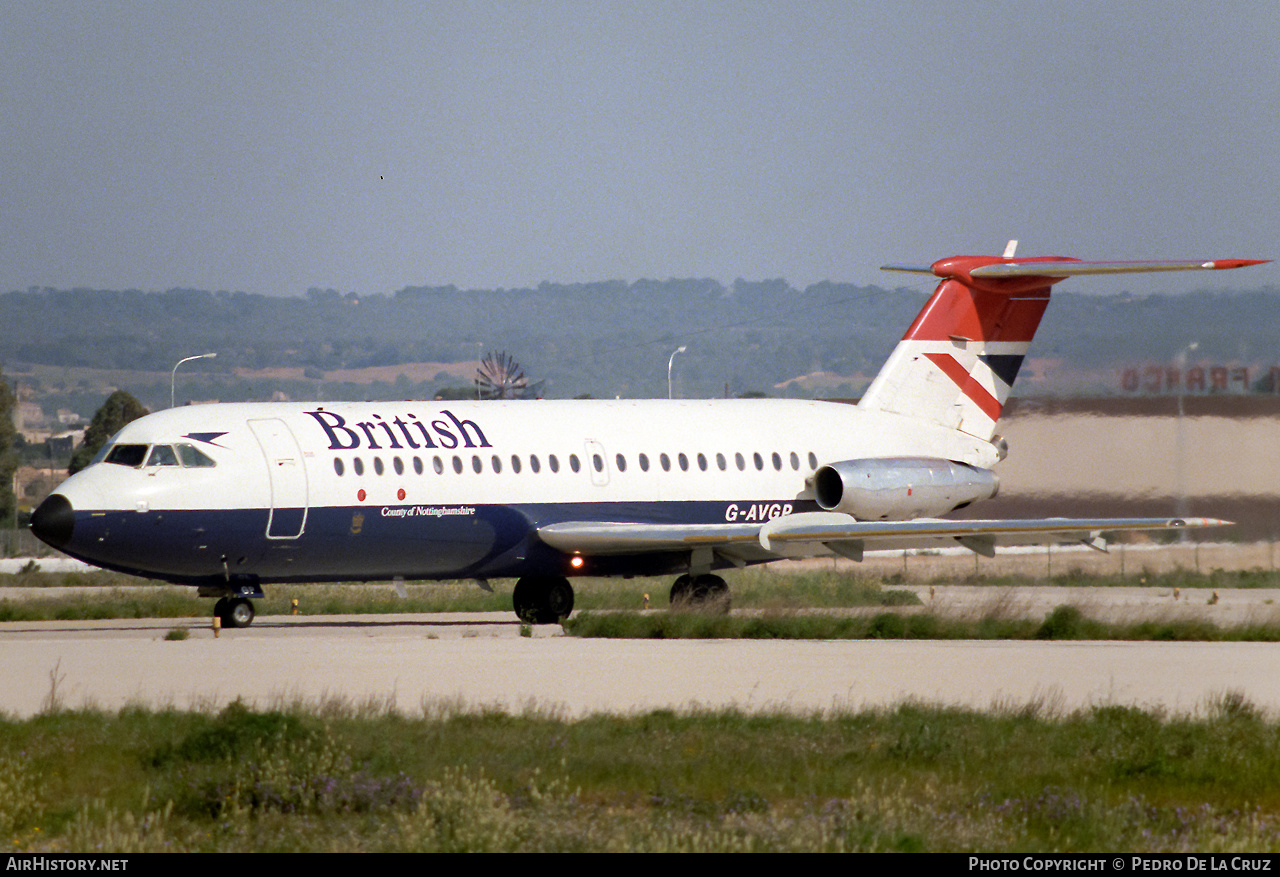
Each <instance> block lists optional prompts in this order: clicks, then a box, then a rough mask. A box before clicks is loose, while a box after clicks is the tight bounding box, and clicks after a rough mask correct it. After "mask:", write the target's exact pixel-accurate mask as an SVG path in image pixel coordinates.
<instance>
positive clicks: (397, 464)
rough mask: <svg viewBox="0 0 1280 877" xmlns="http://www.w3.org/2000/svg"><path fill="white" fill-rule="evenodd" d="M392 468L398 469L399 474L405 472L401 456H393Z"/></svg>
mask: <svg viewBox="0 0 1280 877" xmlns="http://www.w3.org/2000/svg"><path fill="white" fill-rule="evenodd" d="M391 468H392V469H395V470H396V474H397V475H403V474H404V462H403V461H402V460H401V459H400V458H399V457H392V458H391Z"/></svg>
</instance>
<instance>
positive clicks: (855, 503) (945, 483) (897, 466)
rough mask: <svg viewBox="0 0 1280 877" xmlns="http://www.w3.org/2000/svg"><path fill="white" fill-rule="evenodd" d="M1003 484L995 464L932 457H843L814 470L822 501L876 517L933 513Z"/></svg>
mask: <svg viewBox="0 0 1280 877" xmlns="http://www.w3.org/2000/svg"><path fill="white" fill-rule="evenodd" d="M999 490H1000V479H998V478H997V477H996V474H995V473H994V472H992V471H991V470H990V469H979V468H978V467H977V466H970V465H968V464H966V463H954V462H952V461H950V460H939V459H935V458H932V457H886V458H879V459H868V460H843V461H841V462H839V463H831V464H829V465H827V466H823V467H821V468H819V469H818V471H817V472H815V473H814V474H813V492H814V496H815V498H816V499H817V501H818V505H819V506H821V507H822V508H823V509H825V510H826V511H829V512H844V513H845V514H847V515H853V516H854V517H855V518H859V519H861V520H871V521H908V520H911V519H912V518H922V517H927V518H931V517H935V516H937V515H943V514H946V513H947V512H949V511H953V510H955V509H958V508H960V507H961V506H963V505H968V504H969V503H971V502H974V501H976V500H980V499H990V498H991V497H993V496H995V495H996V493H997V492H999Z"/></svg>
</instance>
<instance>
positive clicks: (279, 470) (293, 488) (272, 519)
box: [249, 417, 307, 539]
mask: <svg viewBox="0 0 1280 877" xmlns="http://www.w3.org/2000/svg"><path fill="white" fill-rule="evenodd" d="M249 428H250V429H252V430H253V435H254V437H255V438H257V440H258V444H259V445H261V446H262V453H263V455H264V456H265V457H266V458H267V472H268V473H269V475H270V478H271V511H270V514H268V516H267V538H268V539H297V538H298V537H299V536H301V535H302V530H303V528H304V527H305V526H306V524H307V470H306V468H305V467H304V466H303V464H302V449H301V448H300V447H299V446H298V440H297V439H296V438H294V436H293V433H292V432H291V431H290V430H289V427H288V426H287V425H286V424H285V422H284V421H283V420H280V419H278V418H274V417H273V418H263V419H261V420H250V421H249Z"/></svg>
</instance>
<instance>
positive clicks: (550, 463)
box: [547, 454, 560, 472]
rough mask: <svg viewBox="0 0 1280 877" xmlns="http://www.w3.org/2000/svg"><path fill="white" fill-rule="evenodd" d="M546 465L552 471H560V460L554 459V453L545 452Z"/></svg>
mask: <svg viewBox="0 0 1280 877" xmlns="http://www.w3.org/2000/svg"><path fill="white" fill-rule="evenodd" d="M547 467H548V468H550V469H551V471H552V472H559V471H560V461H559V460H557V459H556V455H555V454H547Z"/></svg>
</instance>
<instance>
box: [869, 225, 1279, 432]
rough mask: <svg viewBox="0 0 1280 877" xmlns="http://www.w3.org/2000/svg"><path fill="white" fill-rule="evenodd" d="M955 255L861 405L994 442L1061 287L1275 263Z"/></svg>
mask: <svg viewBox="0 0 1280 877" xmlns="http://www.w3.org/2000/svg"><path fill="white" fill-rule="evenodd" d="M1012 250H1013V242H1010V247H1009V249H1008V250H1007V251H1006V255H1005V256H952V257H951V258H949V259H941V260H939V261H937V262H934V263H933V264H932V265H930V266H929V267H927V268H918V267H912V268H892V267H891V268H886V270H891V271H911V272H914V273H922V274H932V275H934V276H936V277H941V278H942V282H941V283H939V284H938V288H937V289H936V290H935V291H934V293H933V296H932V297H931V298H930V299H929V301H928V303H926V304H925V306H924V308H923V310H921V311H920V313H919V315H917V316H916V319H915V321H914V322H913V323H912V324H911V327H910V328H909V329H907V333H906V334H905V335H904V336H903V337H902V341H900V342H899V343H898V346H897V347H896V348H894V351H893V353H892V354H891V355H890V357H889V360H888V362H886V363H885V365H884V368H882V369H881V370H880V374H878V375H877V376H876V379H875V380H874V381H873V382H872V383H871V386H870V387H869V388H868V389H867V392H866V394H865V395H864V396H863V397H862V401H861V402H860V403H859V404H860V406H861V407H863V408H867V409H876V410H881V411H888V412H892V413H895V414H902V415H905V416H907V417H914V418H917V419H920V420H924V421H927V422H930V423H938V424H942V425H944V426H948V427H951V428H953V429H958V430H961V431H962V432H965V433H968V434H969V435H972V436H975V437H977V438H980V439H982V440H984V441H988V440H990V439H991V438H992V437H993V436H994V435H995V426H996V421H997V420H999V419H1000V414H1001V412H1002V411H1003V409H1004V404H1005V402H1006V401H1008V399H1009V394H1010V391H1011V390H1012V388H1013V382H1014V380H1015V379H1016V378H1017V376H1018V370H1019V368H1020V367H1021V366H1022V360H1023V357H1024V356H1026V353H1027V349H1028V347H1029V346H1030V344H1031V339H1032V338H1033V337H1034V336H1035V333H1036V328H1037V327H1038V326H1039V325H1040V318H1041V317H1042V316H1044V311H1045V308H1046V307H1048V305H1049V290H1050V288H1051V287H1052V286H1053V284H1055V283H1057V282H1058V281H1060V280H1064V279H1065V278H1067V277H1071V276H1074V275H1077V274H1121V273H1136V272H1150V271H1191V270H1214V269H1225V268H1240V267H1243V266H1245V265H1257V264H1260V263H1261V261H1265V260H1251V259H1221V260H1217V261H1204V260H1201V261H1193V262H1082V261H1080V260H1078V259H1068V258H1060V257H1053V256H1049V257H1041V258H1035V259H1017V258H1014V257H1013V256H1012Z"/></svg>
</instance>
